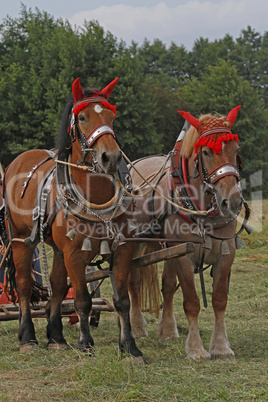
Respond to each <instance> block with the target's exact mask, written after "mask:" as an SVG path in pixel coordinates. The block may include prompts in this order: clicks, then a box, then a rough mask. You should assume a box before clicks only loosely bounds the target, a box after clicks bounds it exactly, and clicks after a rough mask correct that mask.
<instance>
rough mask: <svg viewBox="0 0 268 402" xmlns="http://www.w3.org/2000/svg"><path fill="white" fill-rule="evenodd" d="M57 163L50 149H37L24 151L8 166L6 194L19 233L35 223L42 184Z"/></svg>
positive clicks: (13, 222)
mask: <svg viewBox="0 0 268 402" xmlns="http://www.w3.org/2000/svg"><path fill="white" fill-rule="evenodd" d="M54 165H55V160H54V159H53V158H52V157H51V155H49V153H48V152H47V151H46V150H41V149H35V150H30V151H27V152H24V153H22V154H20V155H19V156H18V157H17V158H16V159H14V161H13V162H11V164H10V165H9V166H8V168H7V169H6V172H5V177H4V198H5V202H6V206H7V208H8V215H9V218H10V222H11V223H12V226H13V230H14V232H15V233H16V234H17V235H18V236H19V235H20V234H24V233H28V231H29V228H31V227H32V224H33V220H32V213H33V209H34V208H35V205H36V194H37V190H38V186H39V184H40V182H41V181H42V178H43V177H44V176H45V174H46V173H47V172H48V171H49V170H50V169H51V168H52V167H53V166H54Z"/></svg>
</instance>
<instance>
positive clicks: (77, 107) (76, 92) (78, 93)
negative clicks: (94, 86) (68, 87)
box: [72, 78, 119, 116]
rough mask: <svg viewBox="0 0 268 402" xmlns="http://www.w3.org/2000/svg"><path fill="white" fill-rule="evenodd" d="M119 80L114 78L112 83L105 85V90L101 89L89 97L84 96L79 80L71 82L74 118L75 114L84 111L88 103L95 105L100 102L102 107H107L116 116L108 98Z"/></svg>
mask: <svg viewBox="0 0 268 402" xmlns="http://www.w3.org/2000/svg"><path fill="white" fill-rule="evenodd" d="M118 80H119V78H116V79H115V80H113V81H112V82H110V84H109V85H107V86H106V87H105V88H103V89H102V90H101V91H98V90H96V91H94V93H93V94H92V95H91V96H87V95H85V94H84V92H83V89H82V87H81V84H80V81H79V78H77V79H76V80H75V81H74V82H73V87H72V91H73V97H74V104H73V114H74V115H75V116H76V115H77V113H79V112H80V111H81V110H83V109H85V108H86V107H87V106H88V105H89V103H96V102H100V103H102V104H103V106H104V107H107V108H108V109H110V110H112V112H113V113H114V115H116V106H114V105H111V104H110V103H109V102H108V98H109V96H110V95H111V93H112V92H113V89H114V87H115V86H116V84H117V82H118Z"/></svg>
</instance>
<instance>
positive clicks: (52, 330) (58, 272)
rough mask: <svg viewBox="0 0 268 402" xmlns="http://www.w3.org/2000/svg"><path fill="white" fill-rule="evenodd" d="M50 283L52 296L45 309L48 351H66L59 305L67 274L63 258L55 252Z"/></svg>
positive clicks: (64, 290) (63, 293)
mask: <svg viewBox="0 0 268 402" xmlns="http://www.w3.org/2000/svg"><path fill="white" fill-rule="evenodd" d="M50 283H51V287H52V295H51V299H50V302H49V304H48V307H47V316H48V325H47V338H48V349H50V350H57V349H66V348H67V344H66V340H65V339H64V337H63V333H62V329H63V327H62V319H61V305H62V301H63V298H64V295H65V293H66V290H67V272H66V268H65V265H64V260H63V257H62V256H61V255H60V254H59V253H58V251H56V250H55V251H54V259H53V266H52V271H51V274H50Z"/></svg>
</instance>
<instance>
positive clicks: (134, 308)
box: [128, 268, 148, 339]
mask: <svg viewBox="0 0 268 402" xmlns="http://www.w3.org/2000/svg"><path fill="white" fill-rule="evenodd" d="M141 269H142V268H141ZM139 290H140V269H135V271H130V273H129V278H128V292H129V297H130V322H131V329H132V334H133V336H134V338H135V339H137V338H141V337H143V336H148V332H147V331H146V325H147V324H146V321H145V319H144V317H143V315H142V312H141V308H140V302H139Z"/></svg>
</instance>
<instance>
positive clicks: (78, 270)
mask: <svg viewBox="0 0 268 402" xmlns="http://www.w3.org/2000/svg"><path fill="white" fill-rule="evenodd" d="M64 256H65V254H64ZM65 265H66V268H67V272H68V274H69V277H70V279H71V283H72V287H73V289H74V307H75V311H76V313H77V315H78V317H79V322H80V333H79V338H78V346H79V348H81V349H82V350H89V351H92V352H93V346H94V341H93V338H92V336H91V333H90V329H89V322H88V317H89V313H90V310H91V307H92V300H91V296H90V294H89V293H88V288H87V283H86V278H85V262H84V261H83V259H82V257H81V253H80V252H79V253H74V254H70V255H68V256H66V258H65Z"/></svg>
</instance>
